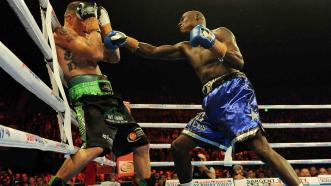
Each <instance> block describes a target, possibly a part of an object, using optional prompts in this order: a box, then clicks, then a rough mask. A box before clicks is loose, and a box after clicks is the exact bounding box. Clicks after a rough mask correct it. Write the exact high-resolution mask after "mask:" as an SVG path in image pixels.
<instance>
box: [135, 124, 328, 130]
mask: <svg viewBox="0 0 331 186" xmlns="http://www.w3.org/2000/svg"><path fill="white" fill-rule="evenodd" d="M139 125H140V126H141V127H143V128H184V127H185V126H186V125H187V123H139ZM262 125H263V127H264V128H269V129H281V128H292V129H293V128H331V123H263V124H262Z"/></svg>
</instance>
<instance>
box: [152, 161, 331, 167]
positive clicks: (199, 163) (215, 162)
mask: <svg viewBox="0 0 331 186" xmlns="http://www.w3.org/2000/svg"><path fill="white" fill-rule="evenodd" d="M287 161H288V162H289V163H290V164H330V163H331V159H307V160H287ZM231 163H232V164H233V165H236V164H238V165H263V164H264V163H263V162H262V161H232V162H231ZM192 165H197V166H199V165H224V166H226V162H225V161H192ZM151 166H153V167H156V166H157V167H168V166H174V162H151Z"/></svg>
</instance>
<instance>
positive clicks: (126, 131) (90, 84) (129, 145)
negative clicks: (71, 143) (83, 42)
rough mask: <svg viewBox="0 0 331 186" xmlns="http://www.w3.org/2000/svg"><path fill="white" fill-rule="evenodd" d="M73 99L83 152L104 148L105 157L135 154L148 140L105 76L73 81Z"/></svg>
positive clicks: (81, 78) (75, 78)
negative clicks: (94, 148) (92, 148)
mask: <svg viewBox="0 0 331 186" xmlns="http://www.w3.org/2000/svg"><path fill="white" fill-rule="evenodd" d="M69 96H70V99H71V101H72V104H73V106H74V109H75V111H76V114H77V120H78V123H79V132H80V135H81V138H82V140H83V142H84V144H83V146H82V148H90V147H102V148H103V149H104V152H103V153H102V154H101V155H100V156H103V155H105V154H108V153H109V152H110V151H112V152H113V153H114V154H115V155H116V156H120V155H124V154H127V153H130V152H132V149H133V148H135V147H140V146H143V145H146V144H148V140H147V138H146V136H145V134H144V132H143V130H142V129H141V127H140V126H139V125H138V124H137V122H136V121H135V120H134V118H133V117H132V116H131V115H130V114H129V112H128V110H127V109H126V107H125V106H124V104H123V101H122V100H121V99H120V98H118V97H116V96H114V94H113V90H112V87H111V84H110V82H109V81H108V80H107V78H106V76H102V75H94V74H93V75H91V74H85V75H79V76H75V77H73V78H71V79H70V80H69Z"/></svg>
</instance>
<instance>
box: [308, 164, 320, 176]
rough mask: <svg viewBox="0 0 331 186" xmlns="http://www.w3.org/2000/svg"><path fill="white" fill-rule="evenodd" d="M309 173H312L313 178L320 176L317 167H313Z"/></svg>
mask: <svg viewBox="0 0 331 186" xmlns="http://www.w3.org/2000/svg"><path fill="white" fill-rule="evenodd" d="M309 172H310V176H311V177H315V176H317V175H318V171H317V169H316V167H315V166H311V167H310V169H309Z"/></svg>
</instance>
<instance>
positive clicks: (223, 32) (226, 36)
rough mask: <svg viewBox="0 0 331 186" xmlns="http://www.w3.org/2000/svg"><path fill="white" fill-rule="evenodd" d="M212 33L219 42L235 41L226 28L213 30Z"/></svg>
mask: <svg viewBox="0 0 331 186" xmlns="http://www.w3.org/2000/svg"><path fill="white" fill-rule="evenodd" d="M213 32H214V34H215V36H216V37H217V39H218V40H220V41H228V40H235V36H234V34H233V33H232V32H231V30H229V29H228V28H226V27H219V28H217V29H214V30H213Z"/></svg>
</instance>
